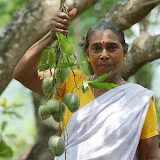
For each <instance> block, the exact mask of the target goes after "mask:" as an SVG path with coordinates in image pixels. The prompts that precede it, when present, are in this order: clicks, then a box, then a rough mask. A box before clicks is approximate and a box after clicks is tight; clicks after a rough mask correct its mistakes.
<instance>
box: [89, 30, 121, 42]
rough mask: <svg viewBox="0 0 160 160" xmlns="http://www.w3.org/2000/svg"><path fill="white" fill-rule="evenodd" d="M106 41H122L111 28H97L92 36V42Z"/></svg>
mask: <svg viewBox="0 0 160 160" xmlns="http://www.w3.org/2000/svg"><path fill="white" fill-rule="evenodd" d="M106 41H114V42H120V40H119V37H118V36H117V35H116V33H114V32H113V31H112V30H110V29H106V30H97V31H95V32H94V33H93V34H92V35H91V37H90V43H96V42H97V43H103V42H106Z"/></svg>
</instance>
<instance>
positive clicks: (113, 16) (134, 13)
mask: <svg viewBox="0 0 160 160" xmlns="http://www.w3.org/2000/svg"><path fill="white" fill-rule="evenodd" d="M159 3H160V1H159V0H129V1H126V2H125V3H124V4H117V5H115V6H114V7H113V8H112V9H111V10H110V11H109V12H108V13H107V14H106V15H105V16H104V18H103V19H104V20H106V21H112V22H114V23H115V24H117V25H118V26H119V27H120V28H121V29H122V30H125V29H128V28H130V27H131V26H132V25H134V24H135V23H137V22H139V21H141V20H142V19H143V18H144V17H145V16H146V15H148V13H150V11H151V10H152V9H153V8H155V7H156V6H157V5H158V4H159Z"/></svg>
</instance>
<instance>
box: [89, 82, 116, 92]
mask: <svg viewBox="0 0 160 160" xmlns="http://www.w3.org/2000/svg"><path fill="white" fill-rule="evenodd" d="M88 84H89V86H92V87H94V88H97V89H100V90H111V89H113V88H116V87H118V86H117V85H116V84H113V83H105V82H102V83H95V82H89V83H88Z"/></svg>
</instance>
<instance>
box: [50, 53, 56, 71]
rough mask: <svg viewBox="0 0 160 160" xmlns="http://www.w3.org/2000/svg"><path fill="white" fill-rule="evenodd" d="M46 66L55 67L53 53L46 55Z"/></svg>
mask: <svg viewBox="0 0 160 160" xmlns="http://www.w3.org/2000/svg"><path fill="white" fill-rule="evenodd" d="M48 58H49V59H48V64H49V65H50V66H51V67H53V68H54V67H55V65H56V62H55V58H54V53H53V52H49V53H48Z"/></svg>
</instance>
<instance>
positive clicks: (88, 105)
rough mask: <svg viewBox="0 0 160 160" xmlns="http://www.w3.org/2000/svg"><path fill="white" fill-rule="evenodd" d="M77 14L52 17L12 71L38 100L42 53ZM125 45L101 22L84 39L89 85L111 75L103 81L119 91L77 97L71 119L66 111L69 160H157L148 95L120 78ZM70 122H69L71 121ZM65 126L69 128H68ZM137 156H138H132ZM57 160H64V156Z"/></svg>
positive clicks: (110, 26) (66, 89) (113, 28)
mask: <svg viewBox="0 0 160 160" xmlns="http://www.w3.org/2000/svg"><path fill="white" fill-rule="evenodd" d="M76 12H77V10H76V9H72V10H71V11H70V12H69V13H68V14H66V13H62V12H57V14H56V15H55V16H54V17H53V19H52V23H51V24H52V29H51V32H49V33H48V34H47V35H46V36H45V37H43V38H42V39H41V40H39V41H38V42H36V43H35V44H34V45H33V46H31V48H30V49H29V50H28V51H27V52H26V53H25V55H24V56H23V57H22V59H21V60H20V62H19V63H18V65H17V66H16V68H15V71H14V75H13V77H14V78H15V79H17V80H18V81H20V82H21V83H22V84H23V85H25V86H26V87H27V88H30V89H31V90H33V91H35V92H37V93H40V94H43V92H42V81H41V77H42V76H49V75H50V73H49V72H47V73H45V74H44V73H41V72H37V66H38V64H39V61H40V56H41V53H42V51H43V50H44V49H45V48H46V47H47V46H49V45H50V44H51V43H53V42H54V41H55V40H56V32H60V33H62V34H64V35H67V34H68V30H69V25H70V22H71V19H72V18H73V17H74V16H75V15H76ZM127 49H128V45H127V44H126V43H125V40H124V34H123V32H122V31H121V30H120V29H119V28H118V27H117V26H115V25H114V24H111V23H106V22H101V23H100V24H97V25H95V26H93V27H92V28H91V29H90V30H89V31H88V34H87V37H86V45H85V54H86V57H87V59H88V62H89V63H90V64H91V66H92V68H93V72H94V74H93V76H90V77H86V78H87V79H90V80H93V79H95V78H96V77H98V76H100V75H103V74H105V73H108V72H110V71H112V74H111V75H110V77H109V78H107V79H106V80H105V81H106V82H108V83H115V84H117V85H118V86H119V87H117V88H115V89H112V90H110V91H104V90H98V89H94V88H89V92H87V93H86V94H83V93H82V92H81V91H80V90H78V89H74V93H75V94H77V95H78V96H79V97H80V102H81V104H80V108H81V109H80V110H79V111H77V112H76V113H75V114H74V115H73V116H72V114H71V113H70V112H69V110H67V113H66V115H65V118H64V123H65V124H66V125H68V127H67V129H66V133H65V134H66V136H68V141H67V146H66V149H67V152H66V153H67V159H68V160H91V159H92V160H93V159H94V160H106V159H107V160H111V159H112V160H132V159H134V158H135V159H136V158H138V159H139V160H151V159H152V160H153V159H154V160H158V159H159V153H158V138H157V135H158V131H157V128H156V125H157V120H156V113H155V107H154V101H153V98H152V97H153V93H152V92H151V91H149V90H147V89H145V88H143V87H141V86H139V85H136V84H127V82H125V81H124V80H123V78H122V77H121V68H122V65H123V62H124V60H125V59H126V57H127ZM75 74H76V83H77V85H81V80H82V73H81V72H79V71H75ZM73 87H74V76H73V74H72V73H71V74H70V77H69V78H68V80H67V81H66V83H65V84H63V85H62V86H61V93H60V94H61V97H62V98H63V97H64V96H65V94H67V93H68V92H71V90H72V89H73ZM71 116H72V117H71ZM68 121H69V122H68ZM136 153H137V155H136ZM56 159H58V160H59V159H60V160H61V159H64V155H62V156H61V157H59V158H56Z"/></svg>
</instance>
